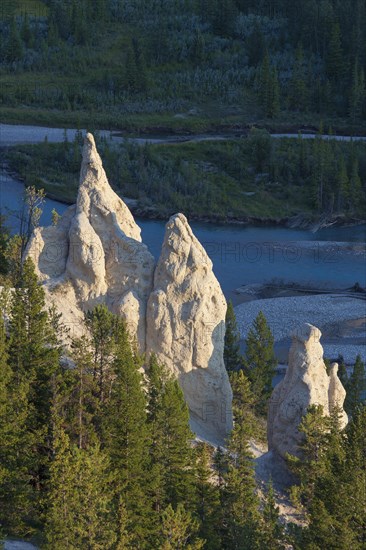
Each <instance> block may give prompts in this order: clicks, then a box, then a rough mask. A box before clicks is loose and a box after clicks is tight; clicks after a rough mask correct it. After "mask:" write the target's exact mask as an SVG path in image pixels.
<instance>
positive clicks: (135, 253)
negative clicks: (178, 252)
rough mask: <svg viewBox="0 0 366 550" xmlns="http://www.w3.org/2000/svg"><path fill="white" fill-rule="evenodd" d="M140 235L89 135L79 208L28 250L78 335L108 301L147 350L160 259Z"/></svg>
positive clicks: (36, 237) (40, 233) (41, 231)
mask: <svg viewBox="0 0 366 550" xmlns="http://www.w3.org/2000/svg"><path fill="white" fill-rule="evenodd" d="M140 233H141V231H140V228H139V227H138V225H137V224H136V223H135V221H134V219H133V216H132V214H131V212H130V211H129V209H128V208H127V206H126V205H125V204H124V202H123V201H122V200H121V199H120V198H119V197H118V195H116V193H115V192H114V191H113V190H112V188H111V187H110V185H109V183H108V180H107V177H106V174H105V172H104V169H103V166H102V161H101V159H100V156H99V154H98V152H97V150H96V147H95V143H94V138H93V136H92V135H91V134H87V136H86V138H85V143H84V150H83V161H82V166H81V172H80V187H79V193H78V197H77V202H76V205H75V206H71V207H70V208H69V209H68V210H67V211H66V213H65V214H64V215H63V216H62V218H61V220H60V222H59V223H58V225H57V226H56V227H46V228H38V229H37V230H36V231H35V232H34V234H33V237H32V239H31V241H30V243H29V246H28V251H27V254H28V255H29V256H31V257H32V258H33V260H34V261H35V264H36V266H37V270H38V275H39V277H40V278H41V280H43V281H44V282H45V289H46V292H47V295H48V297H49V299H50V300H52V301H53V302H54V303H55V305H56V306H57V308H58V309H59V311H60V312H61V313H62V315H63V320H64V322H65V324H66V325H69V327H70V329H71V331H72V334H74V335H76V336H77V335H79V334H80V331H81V330H82V323H81V322H80V321H81V319H82V317H83V313H82V312H83V311H87V310H88V309H91V308H92V307H94V306H95V305H96V304H98V303H101V302H103V303H106V304H107V305H108V307H109V308H110V310H111V311H113V312H114V313H117V314H120V315H122V316H123V317H124V318H125V319H126V321H127V323H128V325H129V326H130V328H131V331H134V332H136V331H137V334H138V341H139V343H140V347H141V351H144V349H145V326H146V304H147V300H148V297H149V294H150V291H151V288H152V281H153V272H154V259H153V256H152V255H151V254H150V252H149V251H148V249H147V247H146V245H144V244H143V243H141V236H140Z"/></svg>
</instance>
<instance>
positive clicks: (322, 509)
mask: <svg viewBox="0 0 366 550" xmlns="http://www.w3.org/2000/svg"><path fill="white" fill-rule="evenodd" d="M365 428H366V406H365V405H359V407H358V408H357V409H356V410H355V413H354V416H353V417H352V420H351V422H350V423H349V425H348V426H347V428H346V430H345V432H340V430H339V421H338V412H337V411H335V412H334V414H333V415H332V416H331V417H330V418H329V417H324V416H323V411H322V407H321V406H316V405H312V406H311V407H309V409H308V413H307V414H306V416H305V417H304V418H303V421H302V423H301V425H300V430H301V432H302V433H303V434H304V442H303V445H302V453H303V454H302V458H301V459H300V458H295V457H289V463H290V465H291V468H292V469H293V471H294V472H295V473H296V475H297V476H298V478H299V484H298V485H297V486H294V487H293V490H292V494H293V500H294V502H295V503H296V504H297V506H298V507H299V509H300V510H301V511H302V512H303V513H304V514H305V519H306V521H307V527H305V528H304V529H302V530H299V532H298V537H297V540H296V544H295V546H294V548H295V549H296V550H297V549H300V548H301V550H302V549H304V550H313V549H318V548H325V547H330V548H334V549H335V550H336V549H337V550H338V549H339V550H341V549H342V550H343V548H352V549H353V548H354V549H355V550H361V549H363V548H364V547H365V532H366V516H365V506H366V496H365V484H366V474H365V465H366V458H365V456H366V455H365Z"/></svg>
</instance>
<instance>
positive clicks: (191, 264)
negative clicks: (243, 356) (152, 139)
mask: <svg viewBox="0 0 366 550" xmlns="http://www.w3.org/2000/svg"><path fill="white" fill-rule="evenodd" d="M225 314H226V301H225V298H224V295H223V293H222V290H221V288H220V285H219V283H218V281H217V279H216V277H215V275H214V273H213V271H212V262H211V260H210V258H209V257H208V255H207V253H206V251H205V249H204V248H203V246H202V245H201V244H200V242H199V241H198V240H197V239H196V237H195V236H194V234H193V232H192V230H191V228H190V226H189V224H188V222H187V219H186V218H185V216H183V214H177V215H175V216H173V217H171V218H170V220H169V222H168V223H167V226H166V232H165V238H164V243H163V246H162V250H161V256H160V259H159V262H158V264H157V266H156V270H155V275H154V290H153V292H152V294H151V295H150V298H149V302H148V309H147V339H146V344H147V350H148V351H149V352H154V353H155V354H156V355H157V357H158V360H159V361H160V362H161V363H164V364H165V365H166V366H167V367H168V368H169V369H170V370H171V371H172V372H174V374H175V376H176V377H177V378H178V379H179V381H180V384H181V387H182V389H183V391H184V395H185V398H186V401H187V404H188V406H189V409H190V411H191V425H192V428H193V429H194V431H196V432H197V433H198V434H199V435H202V437H204V438H208V439H210V438H212V437H213V438H215V437H216V438H217V439H218V440H220V442H222V441H223V439H224V438H225V436H227V434H228V432H229V431H230V429H231V426H232V416H231V401H232V392H231V387H230V383H229V379H228V375H227V372H226V369H225V365H224V360H223V352H224V335H225Z"/></svg>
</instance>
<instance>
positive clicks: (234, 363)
mask: <svg viewBox="0 0 366 550" xmlns="http://www.w3.org/2000/svg"><path fill="white" fill-rule="evenodd" d="M224 362H225V367H226V370H227V371H228V372H231V371H236V370H238V369H239V368H240V367H241V366H242V364H243V358H242V356H241V355H240V333H239V329H238V325H237V322H236V317H235V311H234V307H233V303H232V301H231V300H230V301H229V302H228V305H227V310H226V318H225V347H224Z"/></svg>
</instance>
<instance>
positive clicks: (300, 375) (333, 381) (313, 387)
mask: <svg viewBox="0 0 366 550" xmlns="http://www.w3.org/2000/svg"><path fill="white" fill-rule="evenodd" d="M320 337H321V332H320V330H319V329H318V328H316V327H314V326H312V325H310V324H308V323H305V324H303V325H302V326H301V327H300V328H299V329H298V330H297V331H295V333H294V334H293V337H292V338H293V341H292V346H291V349H290V353H289V361H288V369H287V371H286V375H285V378H284V379H283V380H282V382H280V383H279V384H278V385H277V386H276V387H275V389H274V390H273V393H272V396H271V399H270V404H269V413H268V448H269V450H273V451H275V452H276V453H278V454H279V455H280V456H281V457H283V458H285V455H286V453H289V454H293V455H299V447H298V446H299V443H300V442H301V438H302V434H301V433H300V432H299V430H298V426H299V424H300V422H301V419H302V417H303V416H304V414H306V411H307V409H308V407H309V406H310V405H322V406H323V410H324V414H325V415H329V414H330V413H331V411H332V410H333V408H334V407H335V406H339V407H342V406H343V402H344V398H345V390H344V388H343V386H342V384H341V381H340V380H339V378H338V376H337V367H338V365H335V364H334V365H333V366H332V369H331V372H330V376H328V374H327V371H326V366H325V363H324V360H323V348H322V346H321V344H320ZM342 410H343V409H342ZM347 421H348V419H347V415H346V413H345V412H344V411H343V414H342V427H344V426H345V425H346V424H347Z"/></svg>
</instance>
